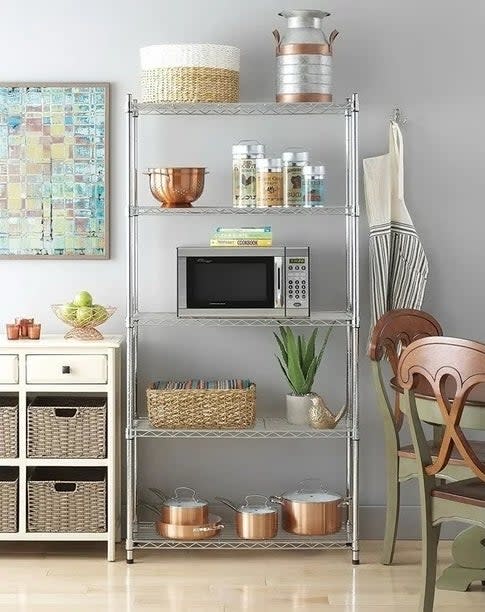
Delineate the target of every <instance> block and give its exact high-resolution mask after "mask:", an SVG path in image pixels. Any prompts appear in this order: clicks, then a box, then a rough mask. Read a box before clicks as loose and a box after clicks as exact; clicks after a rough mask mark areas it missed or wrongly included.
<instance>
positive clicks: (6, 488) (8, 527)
mask: <svg viewBox="0 0 485 612" xmlns="http://www.w3.org/2000/svg"><path fill="white" fill-rule="evenodd" d="M18 482H19V476H18V469H17V468H14V467H0V533H14V532H16V531H17V495H18Z"/></svg>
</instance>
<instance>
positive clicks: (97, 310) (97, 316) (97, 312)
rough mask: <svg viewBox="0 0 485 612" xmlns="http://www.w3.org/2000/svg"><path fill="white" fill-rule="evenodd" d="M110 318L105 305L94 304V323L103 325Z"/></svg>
mask: <svg viewBox="0 0 485 612" xmlns="http://www.w3.org/2000/svg"><path fill="white" fill-rule="evenodd" d="M108 318H109V315H108V311H107V310H106V308H105V307H104V306H101V305H100V304H94V306H93V323H94V325H101V323H104V322H105V321H107V320H108Z"/></svg>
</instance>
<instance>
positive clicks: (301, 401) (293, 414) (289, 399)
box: [286, 394, 312, 425]
mask: <svg viewBox="0 0 485 612" xmlns="http://www.w3.org/2000/svg"><path fill="white" fill-rule="evenodd" d="M311 407H312V400H311V397H310V396H309V395H291V394H288V395H287V396H286V418H287V420H288V423H292V424H293V425H309V423H310V408H311Z"/></svg>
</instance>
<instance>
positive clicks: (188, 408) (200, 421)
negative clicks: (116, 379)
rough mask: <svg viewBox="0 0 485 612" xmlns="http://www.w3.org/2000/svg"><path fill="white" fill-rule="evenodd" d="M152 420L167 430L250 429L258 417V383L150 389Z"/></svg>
mask: <svg viewBox="0 0 485 612" xmlns="http://www.w3.org/2000/svg"><path fill="white" fill-rule="evenodd" d="M147 408H148V419H149V421H150V423H151V424H152V425H153V427H163V428H165V429H247V428H249V427H252V426H253V425H254V421H255V418H256V385H254V384H252V385H251V386H250V387H249V388H248V389H177V390H165V389H155V388H154V387H153V386H152V387H151V388H150V389H148V390H147Z"/></svg>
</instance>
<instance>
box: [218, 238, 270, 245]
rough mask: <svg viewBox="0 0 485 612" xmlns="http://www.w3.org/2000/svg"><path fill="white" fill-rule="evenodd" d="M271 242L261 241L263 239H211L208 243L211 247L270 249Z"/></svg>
mask: <svg viewBox="0 0 485 612" xmlns="http://www.w3.org/2000/svg"><path fill="white" fill-rule="evenodd" d="M272 244H273V241H272V240H263V239H259V240H257V239H242V238H234V239H230V238H228V239H223V238H213V239H212V240H211V241H210V246H211V247H270V246H272Z"/></svg>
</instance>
